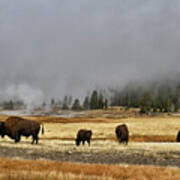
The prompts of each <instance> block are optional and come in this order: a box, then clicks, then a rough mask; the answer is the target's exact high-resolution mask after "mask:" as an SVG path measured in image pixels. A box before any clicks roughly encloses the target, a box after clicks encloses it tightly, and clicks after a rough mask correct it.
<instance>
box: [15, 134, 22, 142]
mask: <svg viewBox="0 0 180 180" xmlns="http://www.w3.org/2000/svg"><path fill="white" fill-rule="evenodd" d="M20 140H21V136H20V135H19V134H17V135H16V136H15V138H14V142H15V143H18V142H19V141H20Z"/></svg>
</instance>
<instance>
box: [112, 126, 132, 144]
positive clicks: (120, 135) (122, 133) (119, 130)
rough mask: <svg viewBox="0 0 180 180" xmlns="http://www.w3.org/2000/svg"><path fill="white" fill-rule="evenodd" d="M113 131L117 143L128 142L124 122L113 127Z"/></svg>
mask: <svg viewBox="0 0 180 180" xmlns="http://www.w3.org/2000/svg"><path fill="white" fill-rule="evenodd" d="M115 133H116V137H117V139H118V141H119V143H126V145H127V144H128V140H129V131H128V128H127V126H126V125H125V124H122V125H119V126H117V127H116V129H115Z"/></svg>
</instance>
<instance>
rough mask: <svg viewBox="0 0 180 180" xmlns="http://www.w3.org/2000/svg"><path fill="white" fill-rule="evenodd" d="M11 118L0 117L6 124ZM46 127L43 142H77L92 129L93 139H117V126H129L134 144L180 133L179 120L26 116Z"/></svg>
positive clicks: (173, 137)
mask: <svg viewBox="0 0 180 180" xmlns="http://www.w3.org/2000/svg"><path fill="white" fill-rule="evenodd" d="M6 118H7V116H0V120H2V121H4V120H5V119H6ZM26 118H29V119H32V120H35V121H40V122H43V123H44V124H45V135H44V136H41V135H40V137H41V139H59V140H73V139H74V138H75V137H76V133H77V131H78V130H79V129H84V128H85V129H92V131H93V136H92V138H93V140H116V137H115V132H114V131H115V127H116V126H117V125H118V124H122V123H126V124H127V125H128V128H129V132H130V141H132V142H175V141H176V136H177V132H178V131H179V130H180V120H179V117H171V116H165V117H162V116H161V117H130V118H115V119H113V118H103V117H99V118H98V117H96V118H82V117H81V118H60V117H26Z"/></svg>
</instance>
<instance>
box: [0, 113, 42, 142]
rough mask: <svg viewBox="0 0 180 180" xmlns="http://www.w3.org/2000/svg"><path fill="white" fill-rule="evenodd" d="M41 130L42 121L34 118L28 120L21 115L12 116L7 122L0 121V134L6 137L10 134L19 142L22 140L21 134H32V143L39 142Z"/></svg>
mask: <svg viewBox="0 0 180 180" xmlns="http://www.w3.org/2000/svg"><path fill="white" fill-rule="evenodd" d="M39 130H40V123H39V122H35V121H32V120H27V119H24V118H21V117H16V116H11V117H9V118H7V120H6V121H5V122H0V135H1V137H4V136H5V135H7V136H9V137H10V138H11V139H14V141H15V142H16V143H17V142H19V141H20V140H21V136H25V137H29V136H32V139H33V140H32V143H31V144H34V141H36V144H38V140H39V138H38V133H39ZM42 134H44V125H43V124H42Z"/></svg>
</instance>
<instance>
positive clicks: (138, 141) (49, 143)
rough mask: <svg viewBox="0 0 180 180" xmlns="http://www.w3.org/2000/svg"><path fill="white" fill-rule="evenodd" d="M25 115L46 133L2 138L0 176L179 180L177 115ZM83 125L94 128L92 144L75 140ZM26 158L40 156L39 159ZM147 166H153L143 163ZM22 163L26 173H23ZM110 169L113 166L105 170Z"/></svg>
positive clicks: (17, 177) (98, 113)
mask: <svg viewBox="0 0 180 180" xmlns="http://www.w3.org/2000/svg"><path fill="white" fill-rule="evenodd" d="M133 113H134V112H133ZM95 114H96V116H95ZM113 115H114V118H113ZM6 118H7V116H0V120H1V121H4V120H6ZM27 118H29V119H32V120H35V121H39V122H42V123H43V124H44V126H45V135H41V134H40V135H39V136H40V142H39V144H38V145H33V146H32V145H31V144H30V142H31V140H30V139H26V138H22V140H21V142H20V143H18V144H14V142H13V141H12V140H11V139H9V138H8V137H6V138H4V139H0V157H1V158H3V159H2V160H1V162H3V163H4V164H2V163H0V170H1V173H0V179H5V180H6V179H12V180H17V179H47V177H48V179H50V180H51V179H94V180H98V179H109V180H111V179H139V177H141V178H140V179H173V180H176V179H179V178H180V169H179V167H180V160H179V155H180V144H178V143H175V141H176V136H177V132H178V131H179V130H180V118H179V117H173V116H167V115H165V116H164V115H163V116H155V117H150V116H129V117H126V116H125V117H122V116H118V113H117V112H116V111H113V113H112V114H110V111H108V112H107V111H106V112H105V115H104V114H102V111H100V112H99V111H98V112H95V111H93V113H92V115H90V116H89V117H79V118H78V117H75V118H68V119H66V118H60V117H50V116H48V117H27ZM122 123H125V124H127V126H128V128H129V132H130V141H129V145H128V146H125V145H120V144H119V143H118V142H117V141H116V138H115V133H114V130H115V127H116V126H117V125H118V124H122ZM84 128H85V129H91V130H92V131H93V136H92V142H91V146H90V147H88V145H87V144H86V145H85V146H84V147H83V146H80V147H76V146H75V142H74V139H75V137H76V133H77V131H78V130H79V129H84ZM4 158H5V159H4ZM7 158H8V159H7ZM9 158H13V159H9ZM15 159H21V160H15ZM24 159H28V160H32V159H36V161H27V160H24ZM39 160H41V161H39ZM42 160H43V161H42ZM49 160H53V161H54V160H55V161H58V162H53V161H49ZM62 161H63V162H64V163H62ZM67 161H68V163H66V162H67ZM72 162H79V163H78V164H76V163H75V164H74V163H72ZM53 163H54V164H53ZM83 163H91V164H83ZM94 163H96V164H94ZM99 163H103V164H104V165H102V164H99ZM23 164H24V165H23ZM25 164H27V166H25ZM40 164H41V166H40ZM113 164H116V165H113ZM119 164H120V165H119ZM144 164H145V165H151V166H143V165H144ZM139 165H141V166H139ZM152 165H155V166H152ZM22 166H23V167H24V169H23V171H21V168H22ZM54 166H55V167H54ZM97 166H98V171H97ZM159 166H164V167H159ZM169 166H171V167H172V166H174V167H176V168H171V167H169ZM38 167H42V169H38ZM57 167H58V168H57ZM18 168H19V169H18ZM53 168H54V169H53ZM106 168H108V169H110V170H108V171H107V170H106ZM86 169H87V170H86ZM99 169H101V170H99ZM88 170H89V171H90V170H91V171H90V172H89V171H88ZM49 172H51V173H49ZM29 174H30V175H31V176H29ZM47 174H49V176H47ZM160 177H161V178H160Z"/></svg>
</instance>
